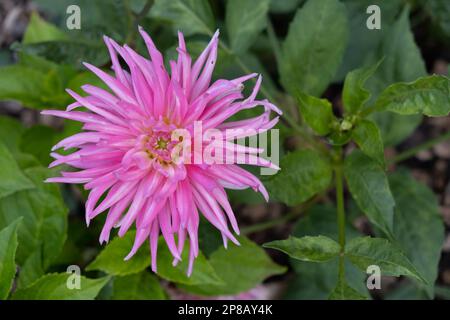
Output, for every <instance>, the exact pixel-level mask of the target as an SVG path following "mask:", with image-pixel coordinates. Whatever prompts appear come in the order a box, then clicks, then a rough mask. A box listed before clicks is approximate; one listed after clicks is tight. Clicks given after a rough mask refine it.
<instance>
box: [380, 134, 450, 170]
mask: <svg viewBox="0 0 450 320" xmlns="http://www.w3.org/2000/svg"><path fill="white" fill-rule="evenodd" d="M448 139H450V131H449V132H447V133H445V134H443V135H442V136H439V137H437V138H434V139H431V140H428V141H427V142H425V143H422V144H419V145H418V146H415V147H414V148H411V149H408V150H405V151H403V152H401V153H399V154H398V155H396V156H395V157H394V158H392V159H391V160H389V161H388V164H394V163H398V162H401V161H404V160H406V159H409V158H411V157H413V156H415V155H416V154H417V153H419V152H420V151H422V150H426V149H430V148H431V147H433V146H435V145H437V144H439V143H441V142H443V141H445V140H448Z"/></svg>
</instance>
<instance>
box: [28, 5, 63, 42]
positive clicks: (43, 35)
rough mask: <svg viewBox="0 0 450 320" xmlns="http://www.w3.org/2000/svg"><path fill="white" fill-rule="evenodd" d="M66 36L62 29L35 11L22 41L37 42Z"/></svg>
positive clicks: (61, 38)
mask: <svg viewBox="0 0 450 320" xmlns="http://www.w3.org/2000/svg"><path fill="white" fill-rule="evenodd" d="M66 38H67V35H66V34H65V33H64V32H63V31H62V30H60V29H58V28H57V27H56V26H54V25H52V24H50V23H48V22H47V21H45V20H44V19H42V18H41V17H40V16H39V14H38V13H37V12H33V13H32V15H31V17H30V22H29V23H28V27H27V29H26V30H25V34H24V36H23V40H22V41H23V43H36V42H44V41H53V40H63V39H66Z"/></svg>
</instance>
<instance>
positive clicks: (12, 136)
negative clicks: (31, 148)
mask: <svg viewBox="0 0 450 320" xmlns="http://www.w3.org/2000/svg"><path fill="white" fill-rule="evenodd" d="M24 131H25V128H24V127H23V126H22V124H21V123H20V122H19V121H18V120H16V119H14V118H12V117H7V116H0V142H2V143H3V144H4V145H5V147H7V148H8V150H9V151H10V152H11V153H12V154H15V153H17V152H19V140H20V137H21V136H22V134H23V132H24Z"/></svg>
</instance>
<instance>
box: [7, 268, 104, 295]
mask: <svg viewBox="0 0 450 320" xmlns="http://www.w3.org/2000/svg"><path fill="white" fill-rule="evenodd" d="M74 276H76V275H74V274H68V273H51V274H46V275H45V276H43V277H41V278H39V280H37V281H36V282H34V283H33V284H32V285H31V286H29V287H27V288H24V289H20V290H17V291H16V292H15V293H14V294H13V296H12V299H13V300H93V299H94V298H95V297H96V296H97V294H98V293H99V292H100V290H101V289H102V288H103V287H104V286H105V285H106V283H107V282H108V281H109V279H110V278H109V277H103V278H99V279H89V278H86V277H84V276H80V289H76V288H74V289H69V287H68V285H67V284H68V283H69V282H71V279H70V277H74Z"/></svg>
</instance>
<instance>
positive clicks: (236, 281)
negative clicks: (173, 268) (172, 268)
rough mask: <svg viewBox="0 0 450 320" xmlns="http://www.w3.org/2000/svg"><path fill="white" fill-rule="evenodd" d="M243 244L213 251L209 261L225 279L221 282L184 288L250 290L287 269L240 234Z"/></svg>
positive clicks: (212, 291)
mask: <svg viewBox="0 0 450 320" xmlns="http://www.w3.org/2000/svg"><path fill="white" fill-rule="evenodd" d="M238 240H239V242H240V243H241V245H240V246H234V245H233V246H230V247H229V248H228V249H225V248H223V247H221V248H219V249H218V250H216V251H215V252H213V253H212V254H211V256H210V258H209V262H210V263H211V265H212V267H213V268H214V270H215V272H216V273H217V275H219V277H220V278H221V279H222V280H223V283H222V284H215V285H202V286H182V288H183V289H184V290H185V291H188V292H192V293H194V294H199V295H205V296H217V295H233V294H237V293H241V292H245V291H248V290H250V289H252V288H254V287H255V286H257V285H258V284H260V283H261V282H262V281H263V280H264V279H266V278H267V277H269V276H272V275H277V274H282V273H284V272H285V271H286V268H285V267H282V266H280V265H278V264H276V263H274V262H273V261H272V260H271V259H270V258H269V257H268V256H267V254H266V253H265V252H264V250H262V249H261V248H260V247H259V246H258V245H256V244H255V243H253V242H252V241H250V240H248V239H247V238H244V237H239V239H238Z"/></svg>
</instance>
